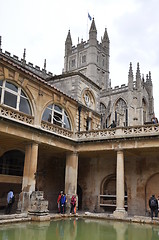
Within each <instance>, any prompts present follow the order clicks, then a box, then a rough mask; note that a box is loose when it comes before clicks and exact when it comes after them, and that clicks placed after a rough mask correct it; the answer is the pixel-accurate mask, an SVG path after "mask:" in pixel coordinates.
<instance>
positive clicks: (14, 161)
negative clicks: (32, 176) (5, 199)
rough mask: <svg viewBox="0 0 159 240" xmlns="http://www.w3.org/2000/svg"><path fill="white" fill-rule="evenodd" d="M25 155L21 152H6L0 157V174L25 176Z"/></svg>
mask: <svg viewBox="0 0 159 240" xmlns="http://www.w3.org/2000/svg"><path fill="white" fill-rule="evenodd" d="M24 158H25V154H24V153H23V152H21V151H19V150H11V151H8V152H5V153H4V154H3V155H2V156H1V157H0V174H4V175H14V176H23V168H24Z"/></svg>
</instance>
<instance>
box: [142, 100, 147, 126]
mask: <svg viewBox="0 0 159 240" xmlns="http://www.w3.org/2000/svg"><path fill="white" fill-rule="evenodd" d="M142 108H143V123H145V122H146V102H145V99H144V98H143V99H142Z"/></svg>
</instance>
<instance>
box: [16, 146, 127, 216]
mask: <svg viewBox="0 0 159 240" xmlns="http://www.w3.org/2000/svg"><path fill="white" fill-rule="evenodd" d="M37 160H38V143H31V144H29V145H27V146H26V151H25V163H24V173H23V183H22V192H21V194H20V201H19V202H20V203H21V204H20V206H19V208H20V209H21V211H25V210H26V209H27V206H28V202H29V197H30V194H31V192H32V191H35V184H36V178H35V173H36V171H37ZM77 173H78V153H77V152H68V153H67V154H66V167H65V193H66V194H67V199H68V202H69V201H70V198H71V196H72V195H75V194H77ZM68 205H69V204H68ZM113 214H114V216H115V217H121V218H122V217H125V216H126V215H127V212H126V210H125V208H124V152H123V150H121V149H119V150H117V162H116V210H115V211H114V213H113Z"/></svg>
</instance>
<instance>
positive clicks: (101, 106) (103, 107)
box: [100, 103, 106, 113]
mask: <svg viewBox="0 0 159 240" xmlns="http://www.w3.org/2000/svg"><path fill="white" fill-rule="evenodd" d="M105 112H106V106H105V105H104V104H103V103H100V113H105Z"/></svg>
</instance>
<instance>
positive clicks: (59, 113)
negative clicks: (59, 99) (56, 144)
mask: <svg viewBox="0 0 159 240" xmlns="http://www.w3.org/2000/svg"><path fill="white" fill-rule="evenodd" d="M56 106H57V107H58V108H59V109H60V111H58V110H57V109H56ZM46 110H50V111H51V113H50V116H51V118H50V119H51V120H50V121H49V120H44V119H43V118H44V114H45V111H46ZM55 114H57V116H58V117H59V119H60V120H57V118H56V117H57V116H55ZM65 118H66V119H67V124H69V128H68V127H65V126H66V125H67V124H66V123H65ZM48 119H49V118H48ZM42 121H45V122H49V123H51V124H55V125H57V126H60V127H62V128H65V129H68V130H71V129H72V126H71V121H70V118H69V115H68V113H67V112H66V110H65V109H64V108H63V107H61V106H60V105H58V104H56V103H52V104H49V105H48V106H47V107H46V108H45V110H44V112H43V115H42Z"/></svg>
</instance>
